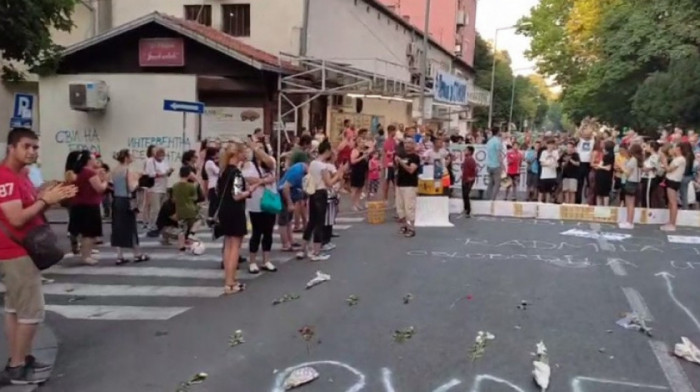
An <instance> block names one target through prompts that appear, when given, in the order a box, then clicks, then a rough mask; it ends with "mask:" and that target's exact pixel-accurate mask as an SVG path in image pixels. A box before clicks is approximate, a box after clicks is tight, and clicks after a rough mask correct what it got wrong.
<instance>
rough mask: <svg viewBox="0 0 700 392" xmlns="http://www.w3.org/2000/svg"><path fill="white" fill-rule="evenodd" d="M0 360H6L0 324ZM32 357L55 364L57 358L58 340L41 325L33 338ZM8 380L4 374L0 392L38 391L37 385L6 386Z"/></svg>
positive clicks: (6, 353) (2, 327) (5, 346)
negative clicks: (0, 336)
mask: <svg viewBox="0 0 700 392" xmlns="http://www.w3.org/2000/svg"><path fill="white" fill-rule="evenodd" d="M0 334H1V335H2V339H0V358H8V357H9V354H8V347H7V341H6V340H5V324H4V323H0ZM32 355H34V356H35V357H36V359H37V360H39V361H41V362H45V363H52V364H53V363H56V357H57V356H58V340H57V339H56V335H54V333H53V331H52V330H51V328H50V327H49V326H48V325H46V324H42V325H41V327H40V328H39V331H38V332H37V334H36V337H35V338H34V350H33V351H32ZM49 382H50V380H49ZM8 383H9V380H6V379H5V377H4V374H3V375H2V376H1V377H0V392H34V391H38V390H39V386H38V385H8Z"/></svg>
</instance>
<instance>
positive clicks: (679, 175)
mask: <svg viewBox="0 0 700 392" xmlns="http://www.w3.org/2000/svg"><path fill="white" fill-rule="evenodd" d="M669 166H675V167H676V168H675V169H673V170H672V171H670V172H668V173H666V178H668V179H669V180H671V181H676V182H681V181H682V180H683V173H685V157H683V156H678V157H675V158H673V160H672V161H671V164H670V165H669Z"/></svg>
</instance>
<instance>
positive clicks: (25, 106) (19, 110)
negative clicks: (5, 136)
mask: <svg viewBox="0 0 700 392" xmlns="http://www.w3.org/2000/svg"><path fill="white" fill-rule="evenodd" d="M33 116H34V96H33V95H31V94H15V107H14V110H13V111H12V120H11V121H10V126H12V127H31V126H32V119H33Z"/></svg>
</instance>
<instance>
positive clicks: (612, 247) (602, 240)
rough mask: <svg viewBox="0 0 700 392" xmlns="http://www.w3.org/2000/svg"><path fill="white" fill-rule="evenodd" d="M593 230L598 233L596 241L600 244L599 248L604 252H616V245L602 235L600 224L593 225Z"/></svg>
mask: <svg viewBox="0 0 700 392" xmlns="http://www.w3.org/2000/svg"><path fill="white" fill-rule="evenodd" d="M590 226H591V230H593V231H594V232H596V233H597V234H598V235H597V236H596V238H595V239H596V241H597V242H598V247H599V248H600V249H602V250H604V251H608V252H614V251H615V245H613V244H611V243H609V242H608V240H607V238H605V236H602V235H600V223H591V225H590Z"/></svg>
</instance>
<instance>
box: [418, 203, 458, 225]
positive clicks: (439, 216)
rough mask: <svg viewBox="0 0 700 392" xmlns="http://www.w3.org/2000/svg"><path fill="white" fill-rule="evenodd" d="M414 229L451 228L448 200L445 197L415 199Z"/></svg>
mask: <svg viewBox="0 0 700 392" xmlns="http://www.w3.org/2000/svg"><path fill="white" fill-rule="evenodd" d="M415 224H416V227H452V226H454V225H453V224H452V223H450V198H449V197H447V196H425V197H423V196H418V197H417V198H416V223H415Z"/></svg>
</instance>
